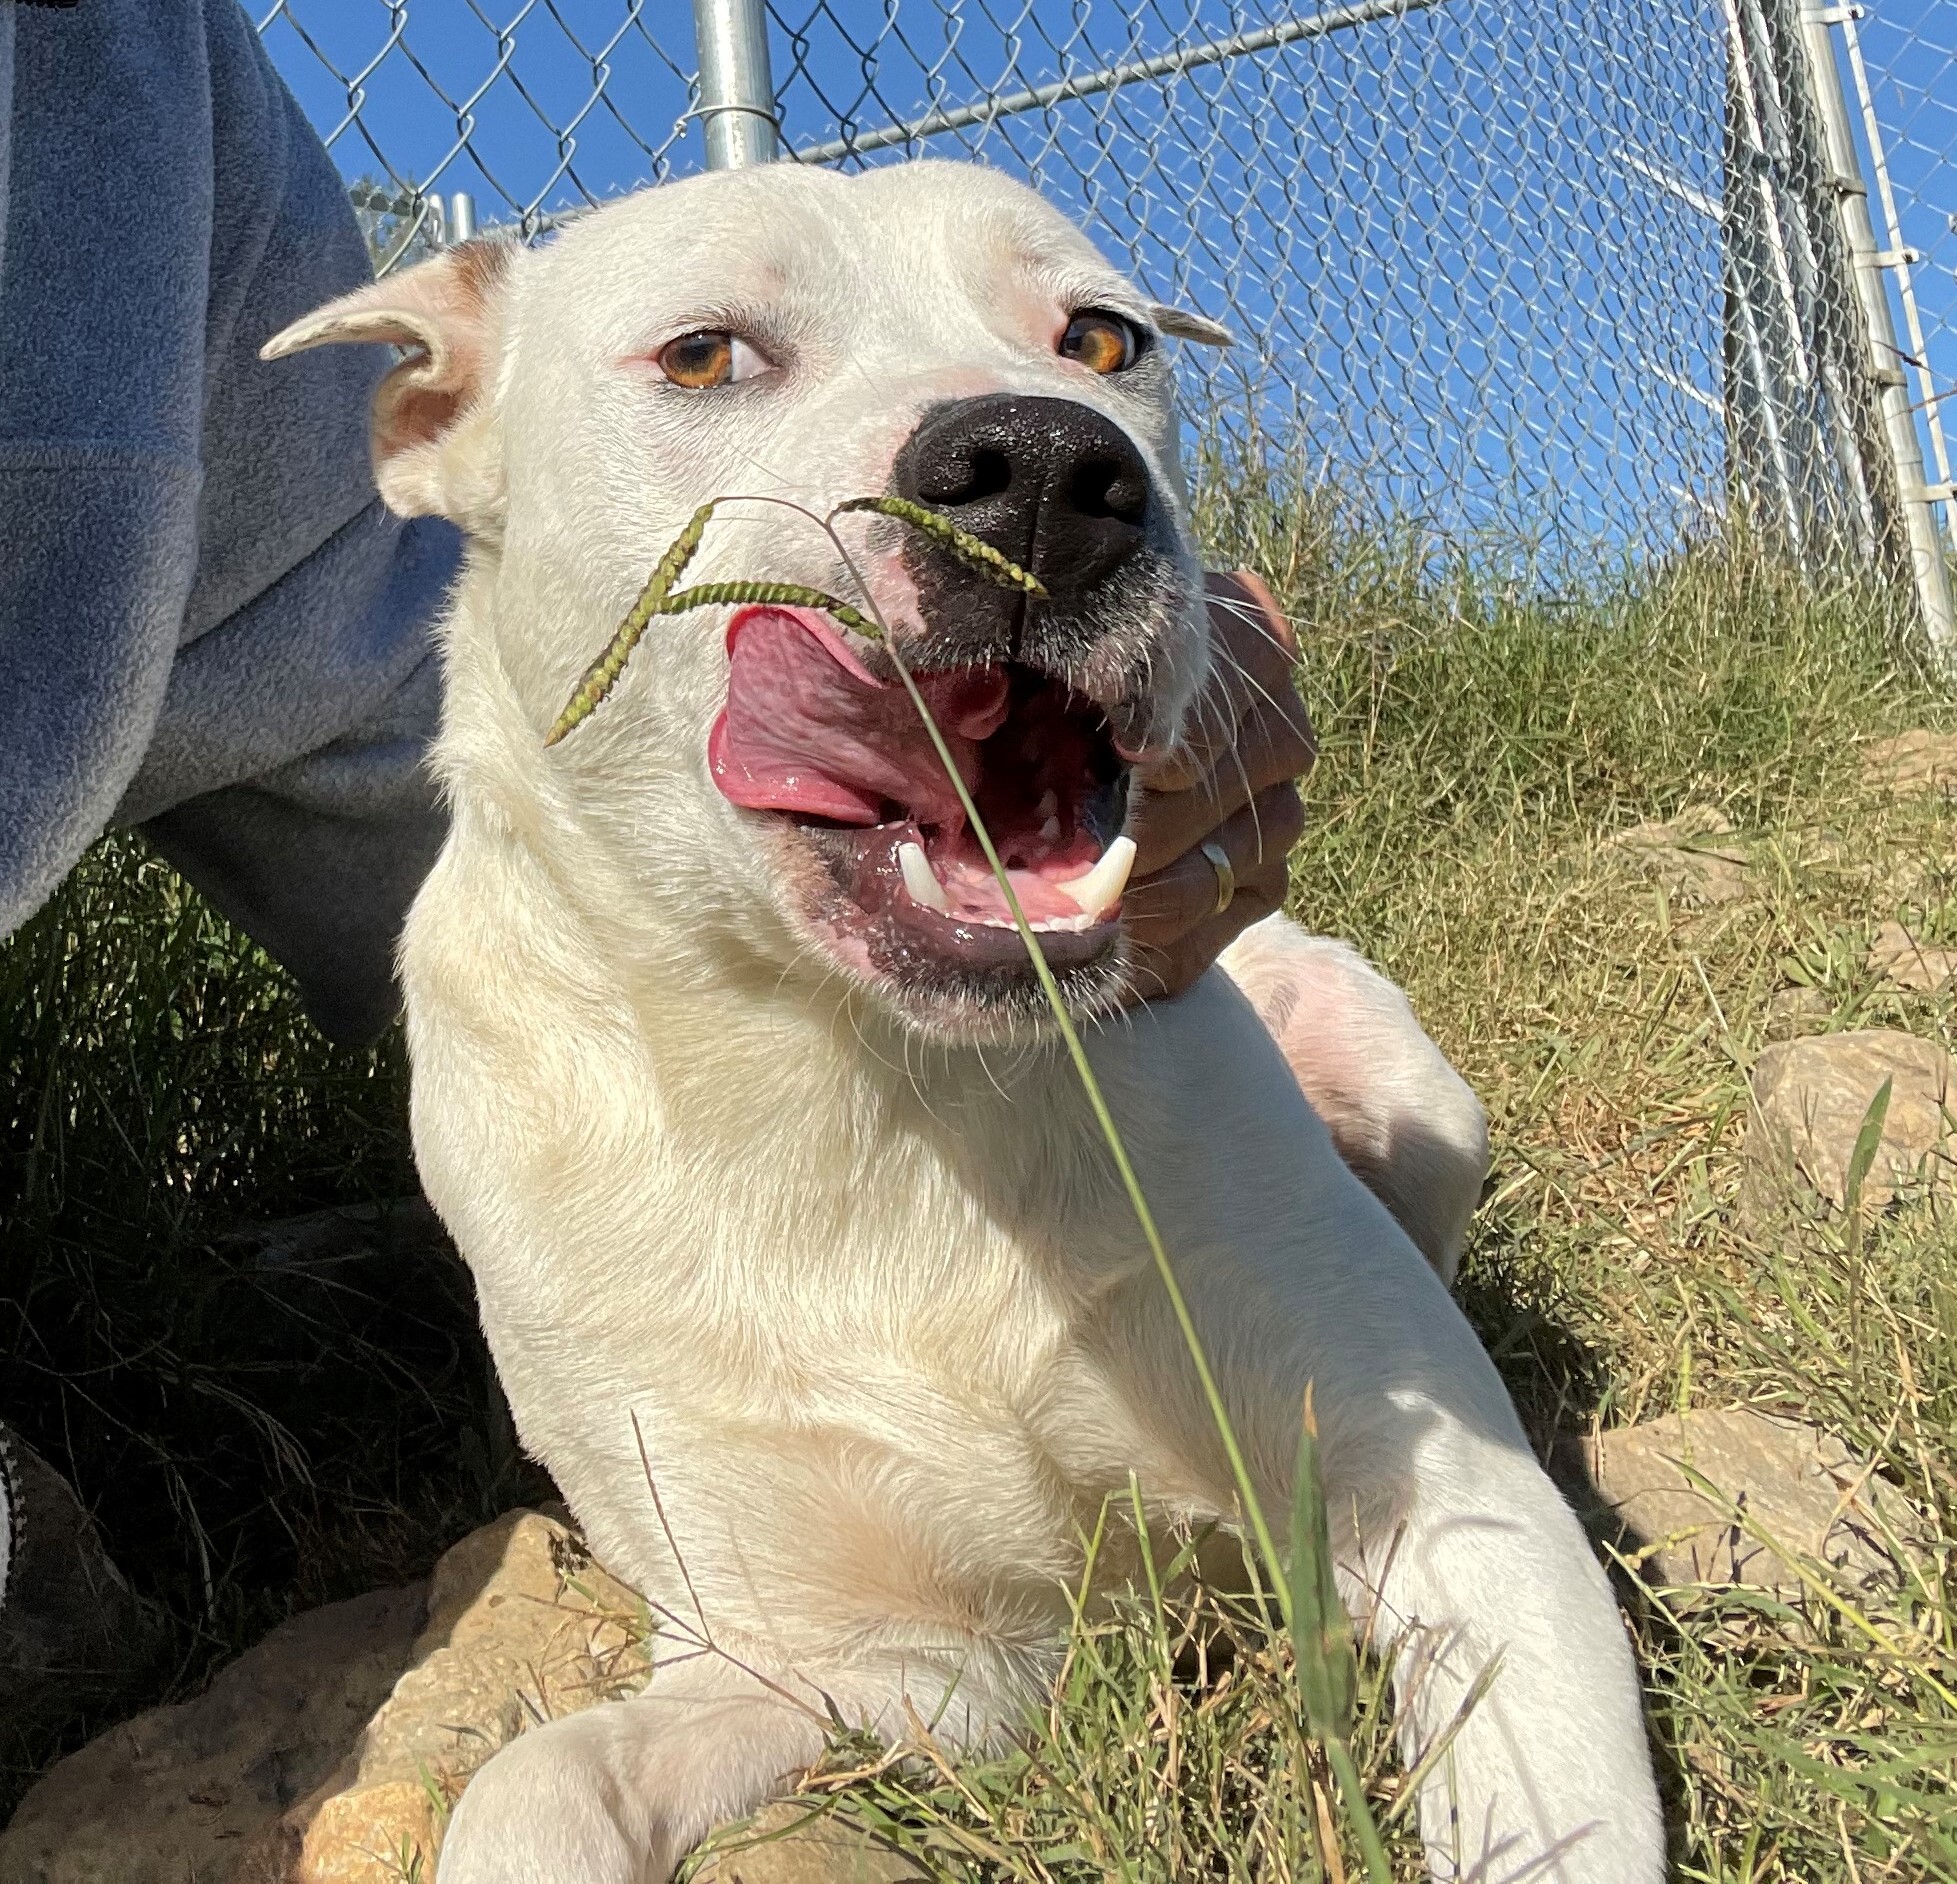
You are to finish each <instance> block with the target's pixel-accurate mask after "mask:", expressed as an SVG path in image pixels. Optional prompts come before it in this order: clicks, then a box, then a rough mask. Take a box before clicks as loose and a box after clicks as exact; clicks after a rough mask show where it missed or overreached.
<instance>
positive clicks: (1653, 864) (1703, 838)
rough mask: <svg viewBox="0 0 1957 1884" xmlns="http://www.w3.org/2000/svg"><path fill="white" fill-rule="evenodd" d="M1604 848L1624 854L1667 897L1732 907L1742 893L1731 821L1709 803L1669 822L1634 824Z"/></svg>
mask: <svg viewBox="0 0 1957 1884" xmlns="http://www.w3.org/2000/svg"><path fill="white" fill-rule="evenodd" d="M1607 848H1609V849H1611V850H1621V851H1624V852H1626V853H1627V854H1628V855H1629V856H1631V857H1632V858H1633V859H1634V860H1635V861H1636V862H1637V864H1638V866H1639V867H1640V868H1641V869H1642V870H1643V871H1644V872H1645V874H1646V875H1647V876H1651V877H1655V878H1656V879H1657V880H1658V882H1659V883H1661V884H1662V885H1663V886H1664V889H1665V893H1666V894H1667V895H1668V896H1674V897H1677V898H1678V899H1679V900H1680V901H1682V902H1684V903H1687V904H1698V905H1701V906H1710V905H1712V904H1717V903H1731V902H1736V901H1738V900H1739V898H1741V897H1742V896H1744V895H1745V894H1746V889H1747V875H1746V864H1747V858H1746V852H1745V850H1744V848H1742V846H1741V845H1740V843H1739V841H1738V839H1737V838H1736V837H1735V836H1734V833H1733V823H1732V820H1731V819H1730V818H1728V817H1727V816H1726V814H1725V813H1724V812H1723V811H1718V810H1715V809H1714V808H1713V807H1712V806H1710V805H1695V806H1690V807H1688V808H1687V809H1686V810H1684V811H1681V812H1680V813H1679V815H1678V816H1677V817H1676V818H1673V819H1671V820H1670V821H1669V822H1667V823H1663V824H1660V823H1655V822H1654V823H1647V824H1639V825H1634V826H1633V827H1632V828H1631V829H1630V830H1628V831H1620V832H1618V833H1617V835H1616V836H1615V837H1613V838H1611V839H1610V840H1609V844H1608V846H1607Z"/></svg>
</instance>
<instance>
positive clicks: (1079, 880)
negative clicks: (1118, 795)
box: [1058, 837, 1135, 918]
mask: <svg viewBox="0 0 1957 1884" xmlns="http://www.w3.org/2000/svg"><path fill="white" fill-rule="evenodd" d="M1134 867H1135V840H1134V839H1133V838H1132V837H1117V838H1116V839H1115V840H1114V842H1113V843H1112V844H1110V845H1109V846H1108V847H1107V849H1106V850H1104V851H1103V852H1102V853H1101V859H1100V861H1099V862H1098V863H1097V864H1096V865H1095V866H1094V868H1093V869H1092V870H1090V871H1088V872H1087V873H1086V875H1085V876H1078V877H1075V878H1073V879H1072V881H1070V882H1067V883H1062V884H1060V885H1059V886H1058V887H1059V888H1061V889H1063V890H1065V891H1066V892H1067V894H1068V895H1069V896H1071V897H1072V898H1073V899H1074V901H1075V902H1076V903H1078V904H1079V905H1080V911H1081V914H1082V915H1084V916H1087V917H1090V918H1091V917H1096V916H1099V915H1100V914H1101V912H1102V911H1103V910H1105V909H1107V908H1109V907H1111V906H1112V905H1113V904H1115V903H1118V902H1119V901H1120V900H1121V892H1122V891H1123V890H1125V889H1126V888H1127V887H1128V872H1129V871H1130V870H1132V869H1133V868H1134Z"/></svg>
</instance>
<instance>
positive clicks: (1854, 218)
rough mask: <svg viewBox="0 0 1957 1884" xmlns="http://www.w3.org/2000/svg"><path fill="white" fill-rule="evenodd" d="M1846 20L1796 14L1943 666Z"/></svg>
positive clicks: (1934, 557) (1949, 619)
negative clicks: (1854, 104) (1852, 96)
mask: <svg viewBox="0 0 1957 1884" xmlns="http://www.w3.org/2000/svg"><path fill="white" fill-rule="evenodd" d="M1848 17H1849V12H1848V9H1846V8H1844V7H1828V8H1810V7H1807V6H1803V7H1802V8H1801V44H1802V48H1803V50H1804V51H1805V52H1806V54H1807V68H1808V77H1809V79H1810V81H1811V83H1812V87H1813V91H1814V101H1815V104H1816V106H1817V107H1818V108H1819V110H1820V114H1821V125H1822V131H1823V135H1824V137H1825V139H1826V144H1827V159H1828V167H1829V170H1830V172H1831V176H1830V181H1831V183H1832V185H1833V187H1834V191H1835V197H1836V203H1837V207H1838V213H1839V215H1840V218H1841V229H1842V235H1843V237H1844V238H1845V240H1846V242H1847V244H1848V252H1849V258H1850V262H1851V267H1852V272H1853V274H1854V276H1855V287H1856V292H1857V297H1858V298H1859V300H1860V301H1861V304H1862V312H1863V315H1864V316H1865V317H1866V320H1867V323H1868V341H1869V351H1870V354H1871V360H1870V368H1871V377H1872V378H1873V379H1874V381H1875V385H1876V391H1877V399H1878V403H1879V405H1880V408H1881V414H1882V432H1883V438H1884V440H1885V442H1886V443H1887V445H1888V447H1889V457H1890V461H1891V463H1892V464H1893V466H1894V469H1895V478H1896V495H1897V498H1898V500H1899V501H1900V503H1901V505H1902V510H1903V519H1904V523H1905V525H1906V527H1907V529H1908V532H1909V559H1910V566H1911V571H1912V573H1913V574H1914V576H1915V578H1916V596H1917V602H1918V604H1919V606H1920V607H1921V609H1922V611H1923V626H1924V630H1925V632H1926V633H1927V634H1928V636H1929V641H1930V651H1931V653H1932V655H1933V656H1934V657H1935V658H1936V659H1937V660H1938V661H1939V662H1940V663H1945V664H1949V663H1951V662H1953V661H1957V611H1953V609H1952V605H1951V595H1950V570H1949V565H1948V563H1947V561H1946V559H1945V551H1944V544H1943V534H1942V532H1941V531H1940V530H1939V529H1938V528H1937V520H1936V513H1935V512H1934V511H1933V510H1932V508H1931V503H1932V501H1933V500H1932V497H1931V494H1930V492H1929V490H1928V489H1927V488H1926V482H1925V478H1924V475H1923V445H1922V441H1921V440H1920V439H1919V438H1918V437H1917V435H1916V417H1915V414H1914V413H1912V412H1911V410H1910V404H1909V386H1908V382H1907V381H1906V380H1905V378H1904V376H1903V358H1904V356H1903V351H1902V348H1901V347H1900V346H1899V345H1898V344H1897V341H1896V324H1895V321H1894V319H1893V318H1892V317H1891V314H1890V311H1889V289H1888V285H1887V283H1886V282H1885V281H1884V280H1883V269H1884V267H1885V266H1886V265H1887V263H1888V260H1889V258H1887V257H1885V256H1884V255H1883V254H1882V252H1881V251H1880V250H1879V249H1878V248H1877V246H1876V239H1875V225H1874V224H1873V222H1871V220H1870V218H1869V189H1868V184H1867V182H1866V181H1865V180H1864V179H1863V176H1862V166H1861V160H1860V158H1859V156H1858V155H1857V152H1856V149H1855V136H1854V132H1853V131H1852V130H1851V129H1850V125H1849V116H1848V94H1847V91H1846V89H1845V87H1844V86H1843V84H1842V79H1841V69H1840V67H1839V66H1838V65H1837V64H1836V62H1835V48H1834V41H1833V40H1832V39H1831V38H1830V36H1829V28H1830V27H1831V26H1835V25H1838V24H1840V23H1841V22H1842V21H1843V20H1845V19H1847V18H1848Z"/></svg>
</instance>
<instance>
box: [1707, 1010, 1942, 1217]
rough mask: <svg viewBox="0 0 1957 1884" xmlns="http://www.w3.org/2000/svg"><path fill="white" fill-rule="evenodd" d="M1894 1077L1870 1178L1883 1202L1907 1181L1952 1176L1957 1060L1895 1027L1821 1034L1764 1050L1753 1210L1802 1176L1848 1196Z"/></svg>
mask: <svg viewBox="0 0 1957 1884" xmlns="http://www.w3.org/2000/svg"><path fill="white" fill-rule="evenodd" d="M1884 1080H1887V1081H1888V1082H1889V1085H1890V1093H1889V1109H1888V1112H1887V1114H1886V1117H1885V1119H1884V1124H1883V1131H1882V1138H1881V1142H1880V1144H1879V1145H1878V1147H1877V1150H1876V1156H1875V1161H1874V1163H1873V1165H1872V1166H1871V1167H1870V1170H1869V1174H1868V1177H1867V1180H1866V1181H1865V1183H1864V1185H1863V1190H1862V1196H1863V1199H1864V1201H1865V1202H1867V1203H1868V1204H1870V1205H1871V1206H1874V1207H1876V1208H1880V1207H1881V1206H1882V1205H1884V1204H1886V1203H1888V1202H1889V1200H1890V1199H1891V1198H1892V1197H1893V1196H1894V1195H1895V1194H1896V1193H1897V1191H1899V1190H1901V1189H1902V1188H1904V1187H1905V1186H1906V1185H1911V1184H1915V1183H1917V1182H1923V1183H1928V1184H1935V1183H1940V1182H1942V1181H1943V1180H1944V1179H1946V1178H1947V1177H1948V1176H1949V1173H1950V1169H1951V1156H1952V1152H1953V1149H1957V1148H1953V1146H1952V1143H1951V1140H1952V1136H1953V1124H1952V1116H1951V1111H1950V1107H1951V1106H1952V1105H1953V1104H1957V1065H1954V1064H1953V1062H1952V1060H1951V1057H1950V1055H1949V1054H1948V1053H1946V1052H1945V1051H1944V1049H1943V1048H1942V1047H1940V1046H1938V1045H1937V1044H1936V1043H1935V1042H1934V1041H1931V1040H1921V1039H1918V1038H1917V1037H1916V1036H1915V1035H1914V1034H1905V1033H1898V1032H1896V1031H1894V1030H1893V1029H1889V1028H1871V1029H1866V1030H1863V1031H1861V1032H1856V1033H1843V1034H1817V1035H1812V1036H1810V1037H1809V1038H1807V1039H1805V1040H1792V1041H1787V1042H1785V1043H1783V1044H1781V1045H1779V1046H1772V1047H1767V1048H1764V1049H1763V1050H1762V1052H1761V1054H1760V1057H1759V1058H1758V1059H1757V1060H1756V1061H1755V1062H1754V1065H1753V1103H1754V1108H1755V1113H1756V1117H1755V1121H1754V1127H1753V1130H1752V1131H1751V1133H1750V1134H1749V1135H1748V1139H1747V1151H1746V1156H1747V1177H1746V1202H1747V1206H1748V1208H1749V1210H1754V1209H1758V1208H1760V1207H1762V1206H1765V1205H1768V1204H1770V1203H1772V1202H1773V1201H1774V1200H1775V1199H1776V1198H1777V1197H1778V1196H1781V1195H1784V1194H1785V1193H1786V1191H1787V1190H1788V1188H1789V1186H1790V1184H1793V1183H1795V1182H1798V1183H1799V1184H1803V1185H1805V1186H1806V1187H1808V1188H1809V1189H1811V1190H1813V1191H1814V1192H1815V1193H1816V1194H1817V1195H1819V1196H1821V1197H1823V1198H1825V1199H1826V1200H1827V1201H1828V1202H1829V1203H1831V1204H1834V1205H1837V1206H1839V1205H1841V1204H1842V1203H1844V1202H1845V1201H1846V1198H1847V1191H1848V1171H1849V1164H1850V1160H1851V1159H1852V1157H1853V1155H1854V1150H1855V1141H1856V1138H1857V1136H1858V1135H1859V1134H1860V1132H1861V1129H1862V1122H1863V1120H1864V1119H1865V1118H1866V1117H1867V1116H1868V1113H1869V1107H1870V1105H1871V1104H1872V1103H1873V1101H1874V1099H1875V1096H1876V1094H1877V1093H1878V1092H1879V1091H1880V1090H1881V1089H1882V1084H1883V1081H1884Z"/></svg>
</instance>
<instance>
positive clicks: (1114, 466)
mask: <svg viewBox="0 0 1957 1884" xmlns="http://www.w3.org/2000/svg"><path fill="white" fill-rule="evenodd" d="M1067 501H1068V504H1069V505H1070V506H1071V508H1073V509H1074V510H1076V511H1078V512H1079V513H1080V514H1081V515H1082V516H1083V517H1112V518H1115V519H1116V520H1117V521H1119V522H1121V523H1134V524H1139V523H1140V522H1141V521H1142V519H1143V518H1144V517H1145V516H1146V515H1147V514H1148V479H1147V477H1146V475H1145V474H1142V473H1141V472H1140V468H1139V467H1138V466H1136V465H1134V464H1131V463H1127V462H1124V461H1122V460H1119V459H1115V458H1090V459H1088V460H1087V461H1086V462H1085V463H1083V464H1081V465H1079V466H1078V467H1077V468H1076V469H1075V472H1074V475H1073V477H1072V478H1071V479H1070V480H1069V482H1068V486H1067Z"/></svg>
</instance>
